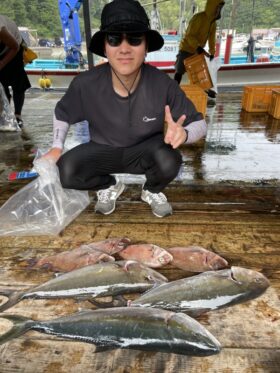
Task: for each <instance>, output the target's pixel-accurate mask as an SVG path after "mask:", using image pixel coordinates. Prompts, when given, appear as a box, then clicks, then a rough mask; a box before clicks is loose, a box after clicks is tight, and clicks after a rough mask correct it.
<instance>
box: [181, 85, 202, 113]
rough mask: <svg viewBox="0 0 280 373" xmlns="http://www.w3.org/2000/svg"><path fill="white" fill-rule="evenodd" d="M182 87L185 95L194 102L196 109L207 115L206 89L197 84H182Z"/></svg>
mask: <svg viewBox="0 0 280 373" xmlns="http://www.w3.org/2000/svg"><path fill="white" fill-rule="evenodd" d="M180 88H181V89H182V91H183V92H185V95H186V96H187V97H188V98H189V99H190V100H191V101H192V102H193V104H194V106H195V108H196V110H197V111H198V112H200V113H202V114H203V116H204V117H205V115H206V108H207V94H206V93H205V92H204V90H203V89H202V88H200V87H198V86H197V85H187V84H185V85H181V86H180Z"/></svg>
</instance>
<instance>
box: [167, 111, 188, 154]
mask: <svg viewBox="0 0 280 373" xmlns="http://www.w3.org/2000/svg"><path fill="white" fill-rule="evenodd" d="M185 119H186V116H185V115H182V116H181V117H180V118H179V119H178V120H177V122H174V120H173V118H172V115H171V112H170V108H169V106H168V105H166V106H165V121H166V123H167V131H166V134H165V137H164V142H165V143H166V144H170V145H171V146H172V148H173V149H176V148H178V146H180V145H181V144H183V143H184V142H185V141H186V139H187V133H186V131H185V130H184V128H183V127H182V125H183V123H184V121H185Z"/></svg>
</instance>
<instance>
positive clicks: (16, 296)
mask: <svg viewBox="0 0 280 373" xmlns="http://www.w3.org/2000/svg"><path fill="white" fill-rule="evenodd" d="M23 294H24V293H22V292H19V291H14V290H2V291H0V295H4V296H5V297H8V300H7V302H5V303H4V304H2V305H1V306H0V312H3V311H5V310H7V309H8V308H10V307H12V306H14V305H15V304H17V303H18V302H19V301H20V299H21V297H22V295H23Z"/></svg>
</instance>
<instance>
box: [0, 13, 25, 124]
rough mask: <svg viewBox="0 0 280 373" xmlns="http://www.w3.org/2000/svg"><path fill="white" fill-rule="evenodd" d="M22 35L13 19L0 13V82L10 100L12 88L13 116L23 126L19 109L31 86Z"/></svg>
mask: <svg viewBox="0 0 280 373" xmlns="http://www.w3.org/2000/svg"><path fill="white" fill-rule="evenodd" d="M22 41H23V40H22V37H21V34H20V32H19V29H18V27H17V25H16V24H15V22H14V21H12V20H10V19H9V18H8V17H6V16H4V15H2V14H0V82H1V83H2V85H3V87H4V90H5V93H6V96H7V98H8V100H9V102H10V100H11V93H10V91H9V87H12V90H13V101H14V110H15V117H16V119H17V122H18V124H19V126H20V127H22V126H23V120H22V117H21V111H22V107H23V104H24V98H25V91H26V90H27V89H28V88H30V87H31V84H30V82H29V79H28V77H27V74H26V71H25V70H24V63H23V47H22Z"/></svg>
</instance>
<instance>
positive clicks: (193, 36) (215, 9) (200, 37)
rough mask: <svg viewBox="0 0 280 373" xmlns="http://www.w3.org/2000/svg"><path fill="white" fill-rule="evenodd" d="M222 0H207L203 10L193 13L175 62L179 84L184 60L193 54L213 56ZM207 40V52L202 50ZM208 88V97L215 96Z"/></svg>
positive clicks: (176, 77)
mask: <svg viewBox="0 0 280 373" xmlns="http://www.w3.org/2000/svg"><path fill="white" fill-rule="evenodd" d="M224 4H225V2H224V0H207V2H206V6H205V10H204V11H203V12H199V13H196V14H194V15H193V17H192V18H191V20H190V22H189V25H188V27H187V30H186V31H185V34H184V35H183V37H182V40H181V42H180V45H179V53H178V55H177V59H176V63H175V76H174V79H175V80H176V81H177V82H178V84H180V82H181V80H182V76H183V75H184V73H185V72H186V70H185V66H184V60H185V59H186V58H188V57H191V56H193V55H194V54H201V53H204V54H205V55H207V56H209V57H210V60H212V59H213V58H214V55H215V50H216V21H217V20H218V19H220V18H221V10H222V8H223V6H224ZM207 42H208V46H209V53H207V52H206V51H205V50H204V47H205V45H206V43H207ZM210 91H211V90H209V91H208V92H207V93H208V95H209V96H210V97H215V92H214V91H211V92H210Z"/></svg>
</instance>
